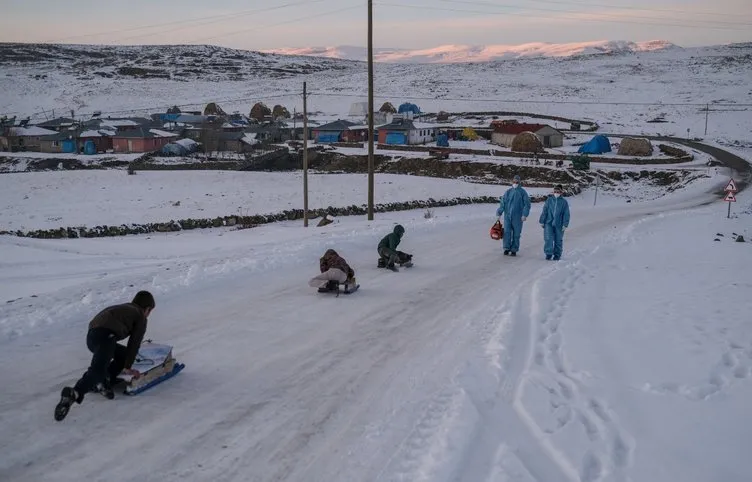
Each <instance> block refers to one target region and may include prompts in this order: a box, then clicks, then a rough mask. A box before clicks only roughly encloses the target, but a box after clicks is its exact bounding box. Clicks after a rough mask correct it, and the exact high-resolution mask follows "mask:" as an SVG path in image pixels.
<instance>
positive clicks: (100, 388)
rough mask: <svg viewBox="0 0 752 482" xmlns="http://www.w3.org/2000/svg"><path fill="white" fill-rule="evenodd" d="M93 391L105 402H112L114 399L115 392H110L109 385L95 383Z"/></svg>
mask: <svg viewBox="0 0 752 482" xmlns="http://www.w3.org/2000/svg"><path fill="white" fill-rule="evenodd" d="M94 391H95V392H97V393H99V394H101V395H102V396H103V397H104V398H106V399H107V400H112V399H113V398H115V392H114V391H112V387H111V386H110V384H109V383H97V386H96V387H95V388H94Z"/></svg>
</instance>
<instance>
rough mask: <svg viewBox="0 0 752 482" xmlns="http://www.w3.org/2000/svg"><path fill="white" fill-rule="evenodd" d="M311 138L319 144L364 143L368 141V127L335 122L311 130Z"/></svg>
mask: <svg viewBox="0 0 752 482" xmlns="http://www.w3.org/2000/svg"><path fill="white" fill-rule="evenodd" d="M313 138H314V140H315V141H316V142H318V143H320V144H326V143H333V142H364V141H367V140H368V126H364V125H358V124H356V123H355V122H351V121H348V120H336V121H334V122H330V123H328V124H324V125H321V126H318V127H316V128H314V129H313Z"/></svg>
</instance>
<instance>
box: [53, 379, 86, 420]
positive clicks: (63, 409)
mask: <svg viewBox="0 0 752 482" xmlns="http://www.w3.org/2000/svg"><path fill="white" fill-rule="evenodd" d="M81 398H83V397H81ZM73 402H78V403H81V401H80V400H79V395H78V393H76V390H74V389H73V387H63V389H62V391H61V392H60V401H59V402H58V404H57V406H56V407H55V420H57V421H58V422H60V421H62V420H63V419H64V418H65V417H66V415H68V410H70V408H71V406H72V405H73Z"/></svg>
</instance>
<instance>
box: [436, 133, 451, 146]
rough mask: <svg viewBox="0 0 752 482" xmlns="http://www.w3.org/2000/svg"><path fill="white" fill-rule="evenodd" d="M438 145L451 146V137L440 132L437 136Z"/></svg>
mask: <svg viewBox="0 0 752 482" xmlns="http://www.w3.org/2000/svg"><path fill="white" fill-rule="evenodd" d="M436 145H437V146H438V147H449V137H448V136H447V135H446V134H439V135H438V136H437V137H436Z"/></svg>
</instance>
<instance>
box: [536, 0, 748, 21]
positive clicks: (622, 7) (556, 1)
mask: <svg viewBox="0 0 752 482" xmlns="http://www.w3.org/2000/svg"><path fill="white" fill-rule="evenodd" d="M528 1H530V2H535V3H550V4H556V5H579V6H583V7H600V8H611V9H615V10H640V11H645V12H665V13H674V14H680V15H712V16H715V17H732V18H739V16H740V15H739V14H734V13H718V12H708V11H694V12H685V11H683V10H671V9H667V8H654V7H650V8H646V7H635V6H634V5H605V4H602V3H584V2H571V1H568V2H565V1H561V0H528ZM741 16H744V15H741Z"/></svg>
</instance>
